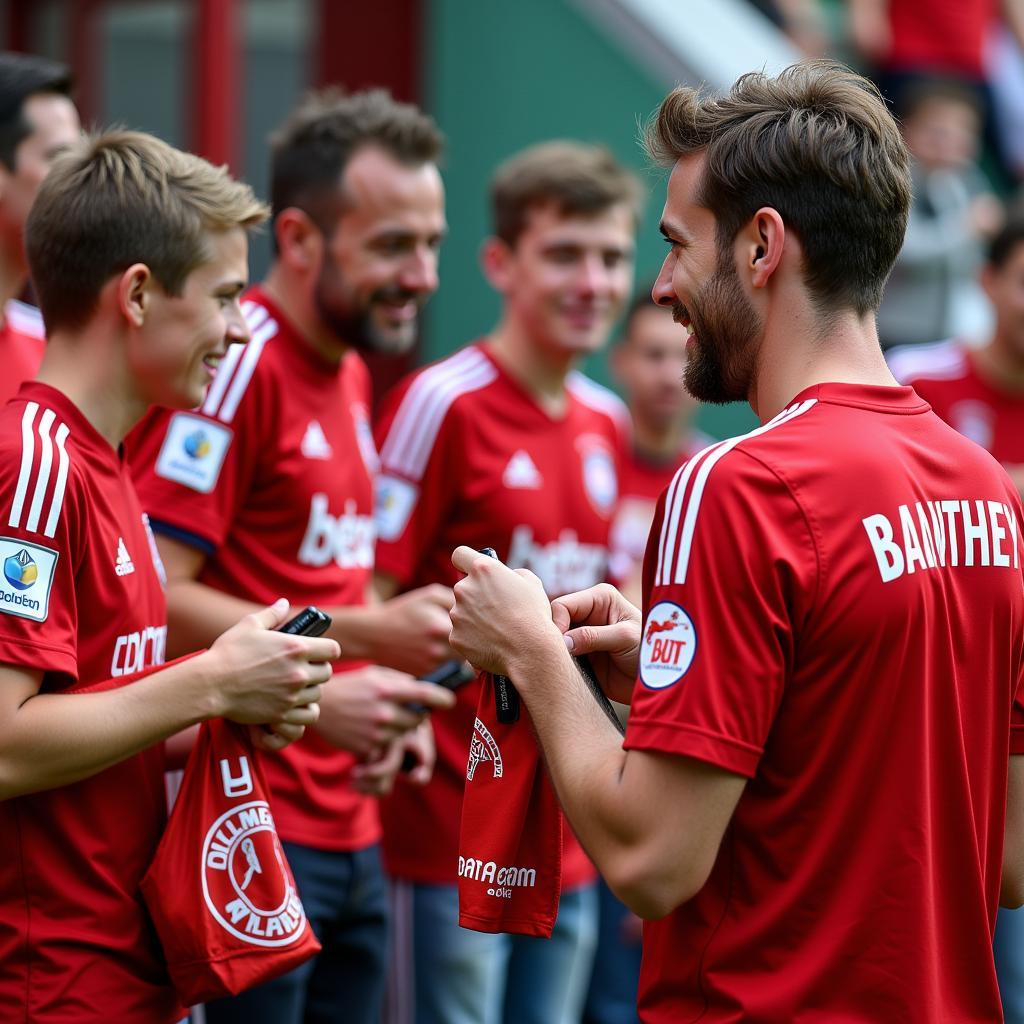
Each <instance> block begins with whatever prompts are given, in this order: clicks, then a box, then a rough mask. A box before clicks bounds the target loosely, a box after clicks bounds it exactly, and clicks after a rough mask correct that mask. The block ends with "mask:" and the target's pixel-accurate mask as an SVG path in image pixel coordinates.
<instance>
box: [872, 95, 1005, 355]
mask: <svg viewBox="0 0 1024 1024" xmlns="http://www.w3.org/2000/svg"><path fill="white" fill-rule="evenodd" d="M900 114H901V115H902V119H903V134H904V137H905V138H906V141H907V145H908V147H909V148H910V152H911V155H912V156H913V161H914V162H913V177H914V200H913V204H912V205H911V208H910V220H909V222H908V224H907V234H906V238H905V240H904V243H903V249H902V250H901V251H900V255H899V257H898V259H897V260H896V265H895V267H893V271H892V275H891V276H890V278H889V281H888V284H887V285H886V290H885V297H884V298H883V300H882V306H881V308H880V309H879V311H878V333H879V337H880V338H881V340H882V345H883V346H884V347H890V346H892V345H898V344H916V343H919V342H928V341H934V340H935V338H942V337H947V336H949V335H951V334H972V333H981V332H983V331H984V330H985V329H987V327H988V326H989V314H988V310H987V305H986V304H985V302H984V299H983V297H982V295H981V293H980V291H979V289H978V285H977V281H976V274H977V270H978V267H979V265H980V263H981V260H982V253H983V247H984V244H985V241H986V239H988V238H990V237H991V236H992V235H993V234H995V232H996V231H998V229H999V227H1000V225H1001V224H1002V220H1003V210H1002V205H1001V204H1000V202H999V200H998V199H997V198H996V197H995V196H994V195H993V194H992V191H991V189H990V186H989V184H988V181H987V180H986V178H985V177H984V175H983V174H982V173H981V170H980V169H979V167H978V166H977V163H976V156H977V151H978V146H979V141H980V134H981V108H980V104H979V101H978V99H977V96H976V94H975V92H974V91H973V90H971V89H970V87H968V86H965V85H963V84H962V83H960V82H957V81H955V80H952V79H922V80H921V81H919V82H917V83H915V84H914V85H913V86H912V87H909V88H908V89H907V90H906V91H905V93H904V96H903V102H902V105H901V109H900Z"/></svg>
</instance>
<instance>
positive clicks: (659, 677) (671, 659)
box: [640, 601, 697, 690]
mask: <svg viewBox="0 0 1024 1024" xmlns="http://www.w3.org/2000/svg"><path fill="white" fill-rule="evenodd" d="M696 652H697V631H696V630H695V629H694V628H693V620H692V619H691V618H690V616H689V615H687V614H686V612H685V611H684V610H683V609H682V608H681V607H680V606H679V605H677V604H676V603H675V602H674V601H659V602H658V603H657V604H656V605H655V606H654V607H653V608H652V609H651V610H650V611H649V612H648V613H647V621H646V622H645V623H644V635H643V642H642V643H641V644H640V681H641V682H642V683H643V684H644V686H646V687H647V688H648V689H650V690H664V689H665V688H666V687H668V686H672V685H673V684H674V683H678V682H679V680H680V679H682V678H683V676H685V675H686V673H687V672H688V671H689V670H690V665H691V664H693V656H694V654H696Z"/></svg>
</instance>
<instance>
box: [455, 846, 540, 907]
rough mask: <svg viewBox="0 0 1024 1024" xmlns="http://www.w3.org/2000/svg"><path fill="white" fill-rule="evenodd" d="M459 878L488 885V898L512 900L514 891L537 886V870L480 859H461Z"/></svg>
mask: <svg viewBox="0 0 1024 1024" xmlns="http://www.w3.org/2000/svg"><path fill="white" fill-rule="evenodd" d="M459 877H460V878H470V879H472V880H473V881H474V882H483V883H485V884H487V885H488V889H487V895H488V896H496V897H497V898H498V899H504V900H510V899H511V898H512V890H513V889H532V888H534V887H535V886H536V884H537V869H536V868H526V867H517V866H516V865H514V864H508V865H501V866H499V865H498V864H497V863H496V862H495V861H493V860H480V859H479V858H478V857H459ZM489 883H493V885H491V884H489Z"/></svg>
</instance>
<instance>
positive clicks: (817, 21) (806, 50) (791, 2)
mask: <svg viewBox="0 0 1024 1024" xmlns="http://www.w3.org/2000/svg"><path fill="white" fill-rule="evenodd" d="M750 3H751V5H752V6H754V7H756V8H757V9H758V10H759V11H760V12H761V13H762V14H763V15H764V16H765V17H766V18H767V19H768V20H769V21H770V22H772V24H773V25H776V26H777V27H778V28H779V29H781V30H782V31H783V32H784V33H785V34H786V35H787V36H788V37H789V40H790V42H791V43H792V44H793V45H794V46H795V47H796V48H797V49H798V50H800V51H801V52H802V53H803V54H804V55H805V56H807V57H823V56H824V55H825V51H826V50H827V49H828V45H829V38H828V32H827V31H826V26H825V17H824V14H823V13H822V10H821V7H820V5H819V3H818V0H750Z"/></svg>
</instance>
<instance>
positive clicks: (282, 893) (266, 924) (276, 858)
mask: <svg viewBox="0 0 1024 1024" xmlns="http://www.w3.org/2000/svg"><path fill="white" fill-rule="evenodd" d="M243 768H244V770H245V771H248V766H243ZM221 770H222V774H230V773H225V772H224V765H223V764H222V765H221ZM225 792H227V790H226V789H225ZM229 795H230V794H229ZM202 864H203V898H204V900H205V901H206V906H207V909H208V910H209V911H210V913H211V914H212V915H213V917H214V920H216V921H217V923H218V924H220V926H221V927H222V928H224V930H225V931H227V932H229V933H230V934H231V935H234V936H235V938H237V939H241V940H242V941H243V942H247V943H249V944H250V945H253V946H271V947H274V946H277V947H280V946H288V945H290V944H291V943H293V942H295V941H296V940H297V939H298V938H299V937H300V936H301V935H302V932H303V929H304V927H305V924H306V912H305V910H304V909H303V906H302V901H301V900H300V899H299V894H298V893H297V892H296V891H295V885H294V884H293V882H292V880H291V877H290V875H289V873H288V871H287V870H286V868H285V860H284V853H283V851H282V849H281V841H280V839H278V836H277V829H276V828H275V826H274V819H273V816H272V815H271V813H270V808H269V806H268V805H267V802H266V801H265V800H250V801H249V802H248V803H243V804H238V805H237V806H235V807H232V808H231V810H229V811H225V812H224V814H222V815H221V816H220V817H219V818H218V819H217V820H216V821H215V822H214V823H213V824H212V825H211V826H210V829H209V831H208V832H207V833H206V839H205V840H204V842H203V851H202Z"/></svg>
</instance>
